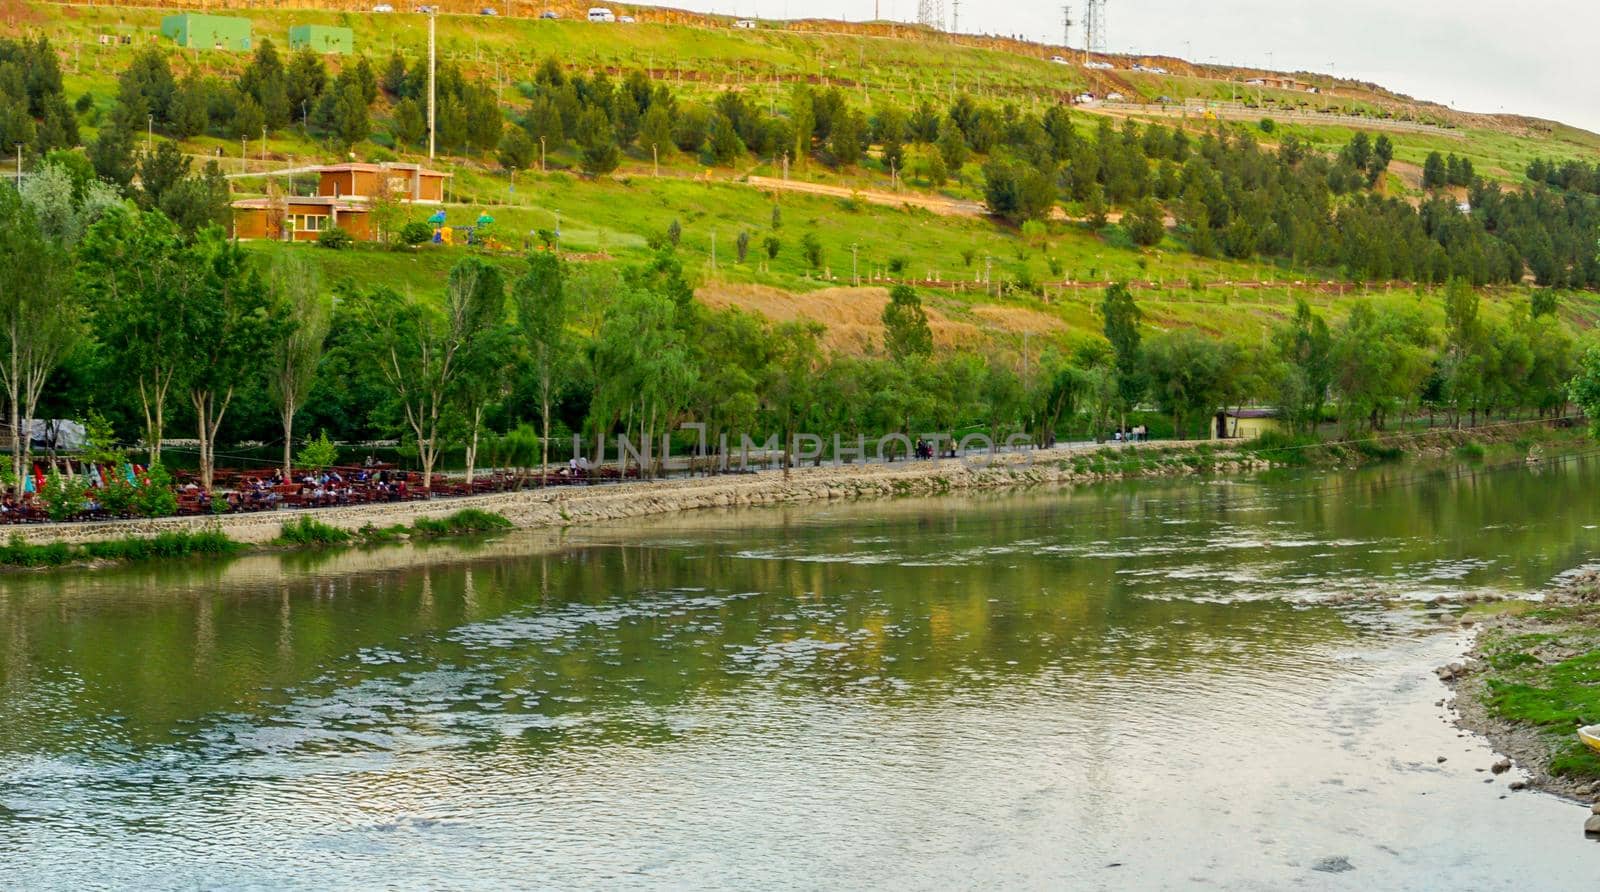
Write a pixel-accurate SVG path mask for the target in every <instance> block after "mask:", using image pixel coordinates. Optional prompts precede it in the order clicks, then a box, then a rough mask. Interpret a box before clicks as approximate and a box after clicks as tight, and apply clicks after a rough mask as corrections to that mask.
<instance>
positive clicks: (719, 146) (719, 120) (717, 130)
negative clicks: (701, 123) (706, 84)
mask: <svg viewBox="0 0 1600 892" xmlns="http://www.w3.org/2000/svg"><path fill="white" fill-rule="evenodd" d="M708 129H709V131H710V140H709V142H708V143H707V145H706V148H707V151H708V152H709V153H710V155H711V160H712V162H713V163H716V164H719V165H722V166H727V165H730V164H732V163H733V162H734V161H737V160H738V159H739V156H741V155H743V154H744V151H745V148H744V140H742V139H740V138H739V131H738V130H736V129H735V128H734V126H733V122H732V121H730V120H728V118H727V117H726V116H724V115H723V114H722V113H720V112H712V114H711V121H710V125H709V128H708Z"/></svg>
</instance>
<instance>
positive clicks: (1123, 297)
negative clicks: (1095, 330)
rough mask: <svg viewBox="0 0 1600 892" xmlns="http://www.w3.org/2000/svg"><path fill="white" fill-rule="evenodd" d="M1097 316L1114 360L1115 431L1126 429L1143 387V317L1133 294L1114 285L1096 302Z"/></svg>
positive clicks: (1144, 381)
mask: <svg viewBox="0 0 1600 892" xmlns="http://www.w3.org/2000/svg"><path fill="white" fill-rule="evenodd" d="M1100 316H1101V318H1102V319H1103V320H1104V321H1105V335H1106V340H1107V341H1109V342H1111V349H1112V352H1113V355H1114V357H1115V370H1116V379H1115V380H1116V392H1117V410H1118V418H1119V421H1118V429H1119V430H1127V427H1128V411H1129V410H1130V409H1132V408H1133V407H1134V406H1135V405H1137V404H1138V402H1139V400H1140V398H1142V397H1143V396H1144V392H1145V388H1146V386H1147V378H1146V375H1145V373H1144V354H1143V350H1142V348H1141V346H1140V334H1139V323H1140V321H1141V320H1142V319H1143V318H1144V314H1143V313H1142V312H1141V311H1140V310H1139V305H1138V304H1137V303H1135V302H1134V299H1133V292H1132V291H1131V290H1129V288H1128V286H1127V285H1125V284H1123V283H1121V282H1118V283H1116V284H1113V285H1112V286H1111V287H1110V288H1107V289H1106V296H1105V299H1104V300H1103V301H1101V303H1100Z"/></svg>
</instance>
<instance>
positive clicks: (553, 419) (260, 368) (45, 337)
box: [0, 175, 1575, 485]
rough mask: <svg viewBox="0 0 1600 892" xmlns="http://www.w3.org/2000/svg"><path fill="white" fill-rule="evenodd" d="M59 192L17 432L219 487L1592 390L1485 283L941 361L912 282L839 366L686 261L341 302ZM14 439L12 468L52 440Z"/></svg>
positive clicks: (456, 274) (38, 200)
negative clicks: (66, 420)
mask: <svg viewBox="0 0 1600 892" xmlns="http://www.w3.org/2000/svg"><path fill="white" fill-rule="evenodd" d="M52 176H54V175H52ZM64 181H65V180H64ZM43 182H44V180H42V179H35V180H30V182H29V188H28V191H25V192H22V193H18V192H16V191H15V190H13V189H10V188H7V187H0V239H3V240H5V242H6V244H5V245H4V246H0V247H3V248H4V250H3V251H0V387H3V388H4V398H5V401H6V410H7V413H8V415H9V420H11V421H12V430H13V431H20V430H27V429H28V428H29V423H30V421H31V419H32V418H33V417H36V416H38V415H40V414H41V413H45V414H48V415H49V416H51V417H60V416H61V415H63V414H65V415H68V416H80V417H81V416H82V415H83V414H85V412H87V411H89V410H90V409H92V410H93V411H95V412H96V413H103V414H104V415H105V416H106V417H108V418H110V419H111V420H112V423H113V424H114V425H115V426H116V427H117V428H119V429H120V430H121V432H122V433H123V435H124V436H125V437H127V438H129V439H132V438H137V439H140V440H142V441H143V442H145V443H147V444H150V453H151V460H152V462H154V463H159V462H160V460H161V454H162V449H161V446H160V443H161V441H162V439H163V438H164V437H169V436H172V435H173V431H175V430H188V431H192V432H193V434H194V437H195V439H196V440H197V441H198V443H199V460H200V470H201V478H202V481H203V482H205V483H206V484H207V485H209V483H210V480H211V476H212V472H213V470H214V468H215V465H216V457H217V454H218V449H219V445H222V444H226V443H229V442H233V441H240V440H247V439H251V440H267V441H272V440H278V441H281V442H282V443H283V444H284V462H285V464H286V465H287V464H289V462H290V461H291V455H290V444H292V443H294V442H295V441H296V439H297V437H300V438H303V437H304V434H305V432H306V431H308V430H315V429H321V430H322V431H324V432H330V433H332V434H333V435H334V436H335V437H337V438H340V439H347V440H365V439H372V438H380V437H389V436H395V435H400V436H401V437H402V438H403V439H404V440H405V442H406V443H408V444H409V447H410V448H412V449H414V450H415V454H416V456H417V459H418V462H419V463H420V464H421V465H422V466H423V467H424V468H425V469H426V470H428V471H430V472H431V471H432V470H433V469H434V468H435V467H436V465H437V463H438V461H439V457H440V455H441V454H442V452H443V451H444V450H446V449H447V448H461V449H463V450H464V451H465V453H466V461H467V464H468V467H469V473H471V472H472V471H471V470H470V469H474V468H475V467H476V466H477V464H478V463H479V455H480V452H481V450H482V449H483V448H485V444H486V443H488V444H490V445H489V448H490V449H491V451H493V452H494V453H495V455H496V456H497V460H504V459H505V456H506V455H507V454H508V453H507V452H506V451H505V447H506V444H510V443H523V444H526V445H528V449H526V450H524V451H523V453H522V456H523V457H522V459H521V460H523V461H527V462H528V463H534V459H535V458H537V463H541V464H542V463H545V462H548V460H549V458H550V450H551V444H552V443H555V444H559V445H560V446H564V445H565V442H566V440H565V438H566V437H567V436H568V435H569V434H571V433H574V432H576V433H581V434H583V435H584V438H585V441H586V442H587V443H588V444H590V446H591V448H592V447H593V444H597V443H600V442H604V441H607V440H609V439H610V438H611V437H612V436H613V435H616V434H626V435H627V436H628V437H629V439H630V440H631V441H632V442H634V443H644V442H651V443H659V442H660V441H661V438H662V437H663V436H666V435H671V434H673V433H674V432H676V431H678V429H679V426H680V424H682V423H684V422H697V423H701V424H704V425H706V428H707V430H706V436H707V441H708V442H710V443H716V442H717V441H718V440H719V438H720V436H721V435H723V434H728V435H730V436H732V437H735V438H736V437H737V435H739V434H742V433H751V434H753V435H757V436H760V435H762V434H777V435H779V436H780V442H781V443H783V444H784V445H785V446H786V447H787V446H788V445H789V444H790V443H791V436H792V435H793V434H794V433H796V432H798V431H809V432H823V433H828V434H832V433H837V434H838V435H839V436H840V437H841V438H843V440H844V441H845V442H853V440H854V438H855V437H857V436H863V437H867V438H869V439H876V438H878V437H881V436H883V435H885V434H889V433H903V434H906V435H907V436H909V437H913V438H914V437H915V436H917V435H919V434H922V433H928V432H948V433H957V434H960V433H965V432H970V431H974V430H979V431H984V432H987V433H989V434H990V435H991V436H992V437H994V438H995V439H996V440H997V441H998V440H1000V439H1002V438H1004V437H1007V436H1009V435H1012V434H1016V433H1023V434H1027V435H1028V436H1029V437H1030V438H1031V439H1032V440H1033V441H1035V442H1041V443H1042V442H1050V441H1052V440H1054V439H1056V438H1057V437H1059V436H1065V435H1070V434H1074V433H1077V432H1086V433H1090V434H1093V435H1095V436H1097V437H1104V436H1105V435H1106V434H1107V433H1108V432H1109V431H1111V430H1114V429H1116V428H1118V427H1125V426H1127V424H1129V421H1128V418H1129V416H1130V415H1131V414H1133V413H1135V412H1148V411H1150V410H1155V411H1158V412H1160V413H1162V414H1163V415H1164V416H1166V417H1167V418H1169V419H1170V420H1171V425H1172V429H1173V430H1174V431H1176V432H1178V434H1179V435H1180V436H1181V435H1186V434H1191V435H1192V434H1195V433H1198V432H1202V431H1204V430H1205V427H1206V425H1207V424H1208V423H1209V420H1210V418H1211V416H1212V415H1213V414H1214V413H1215V412H1217V411H1218V410H1220V409H1222V408H1224V407H1227V406H1237V405H1243V404H1251V403H1267V404H1271V405H1276V406H1279V407H1281V408H1282V409H1283V411H1284V413H1285V418H1286V420H1287V421H1288V422H1289V424H1290V425H1291V426H1292V427H1294V428H1295V429H1296V430H1298V431H1301V432H1309V431H1312V430H1314V429H1315V428H1316V426H1317V425H1318V424H1319V423H1320V422H1321V421H1322V420H1323V418H1324V415H1325V409H1326V407H1327V406H1328V405H1330V404H1331V405H1335V406H1336V407H1337V416H1338V418H1339V419H1340V421H1341V422H1342V424H1343V426H1344V427H1345V428H1346V430H1347V431H1348V432H1350V433H1352V434H1361V433H1365V432H1368V431H1374V430H1382V429H1385V428H1386V427H1388V426H1390V425H1391V424H1392V423H1393V422H1394V421H1396V420H1401V421H1403V420H1404V419H1405V418H1407V417H1408V416H1416V415H1418V414H1420V413H1423V412H1428V413H1442V414H1443V415H1444V416H1445V417H1446V420H1448V421H1451V422H1454V423H1458V424H1468V423H1475V422H1476V421H1477V420H1478V419H1479V418H1480V417H1481V416H1483V415H1485V414H1504V413H1506V412H1510V411H1516V410H1527V411H1536V412H1540V413H1546V412H1552V411H1555V410H1557V409H1558V408H1559V407H1560V406H1562V405H1563V404H1564V403H1565V402H1566V390H1565V388H1566V385H1567V382H1568V380H1569V379H1571V378H1572V377H1573V374H1574V371H1575V351H1574V348H1573V344H1572V341H1571V339H1570V336H1569V335H1568V334H1567V333H1566V331H1565V330H1564V329H1563V328H1562V327H1561V326H1560V325H1559V323H1558V322H1557V321H1556V314H1555V311H1556V306H1555V303H1554V301H1552V300H1550V299H1549V298H1548V296H1547V293H1546V292H1540V293H1538V295H1536V298H1535V299H1534V300H1532V301H1530V302H1529V303H1528V304H1526V305H1524V306H1522V307H1519V308H1516V309H1515V311H1514V312H1511V313H1510V314H1508V315H1507V316H1506V317H1505V318H1503V319H1500V318H1488V317H1487V316H1486V315H1485V314H1483V313H1482V312H1481V311H1480V307H1479V303H1478V296H1477V292H1476V291H1474V290H1473V289H1472V288H1471V287H1470V285H1469V283H1467V282H1466V281H1465V280H1461V279H1456V280H1452V282H1451V283H1450V285H1449V286H1448V287H1447V288H1446V289H1445V290H1444V296H1443V300H1442V301H1441V302H1440V303H1438V304H1437V305H1429V304H1428V303H1427V302H1425V301H1422V300H1420V299H1413V298H1409V297H1397V298H1391V299H1382V300H1371V301H1368V300H1361V301H1357V302H1355V303H1354V304H1353V305H1352V306H1351V309H1350V312H1349V314H1348V316H1347V317H1345V318H1344V319H1342V320H1339V321H1337V322H1336V323H1330V322H1328V321H1326V320H1324V319H1323V318H1322V317H1321V316H1319V315H1318V313H1316V312H1315V311H1314V310H1313V309H1312V308H1311V307H1309V306H1307V305H1305V304H1303V303H1302V304H1300V305H1299V307H1298V308H1297V310H1296V313H1295V315H1294V316H1293V318H1291V319H1289V320H1287V321H1285V322H1284V323H1283V324H1282V325H1280V326H1279V327H1278V328H1277V329H1275V330H1274V331H1273V332H1272V335H1271V337H1269V338H1266V339H1251V340H1237V341H1234V340H1226V339H1218V338H1213V337H1209V336H1207V335H1205V334H1203V333H1201V332H1198V331H1194V330H1190V329H1180V330H1175V331H1167V332H1156V331H1153V330H1152V329H1151V328H1150V327H1149V326H1147V325H1145V324H1144V323H1143V319H1142V312H1141V310H1140V307H1139V306H1138V304H1137V302H1136V301H1135V299H1134V296H1133V294H1132V292H1131V291H1130V290H1128V289H1127V288H1126V287H1123V286H1114V287H1112V288H1111V289H1109V290H1108V292H1107V293H1106V295H1105V298H1104V300H1103V301H1102V303H1101V305H1100V307H1099V316H1100V318H1101V319H1102V323H1103V331H1102V333H1103V337H1093V338H1084V339H1082V340H1080V341H1077V342H1072V343H1057V344H1052V345H1050V346H1048V347H1046V348H1045V349H1044V350H1043V351H1042V352H1040V353H1038V354H1033V353H1030V354H1028V355H1016V354H1014V353H1007V352H1006V351H1004V350H1001V351H995V352H992V353H991V354H990V355H987V356H980V355H977V354H974V353H970V352H964V351H963V352H950V353H945V354H938V353H936V352H935V350H934V340H933V335H932V332H931V330H930V328H929V325H928V318H927V313H926V311H925V310H924V308H923V307H922V303H921V300H920V297H919V296H918V294H917V292H916V291H915V290H913V289H911V288H908V287H899V288H896V289H894V290H893V292H892V293H891V295H890V300H889V301H888V302H887V304H886V306H885V309H884V311H883V340H882V342H881V346H880V348H879V349H877V350H876V351H873V352H872V353H870V354H869V355H865V356H849V355H838V354H832V353H830V352H829V351H828V350H826V349H825V347H824V344H823V340H822V336H823V334H824V329H823V327H822V326H821V325H819V324H816V323H808V322H791V323H783V324H777V325H774V324H771V323H769V322H767V321H765V320H764V319H762V318H761V317H758V316H754V315H751V314H747V313H742V312H739V311H737V310H720V311H718V310H711V309H709V308H707V307H706V306H704V305H703V304H700V303H698V302H696V301H695V300H694V299H693V292H692V289H691V287H690V285H689V283H688V282H687V280H686V279H685V276H684V274H683V270H682V267H681V265H680V263H679V261H678V259H677V258H676V256H675V255H674V254H673V252H672V249H671V247H670V245H664V246H663V247H662V249H661V251H660V252H659V253H658V255H657V256H656V257H655V259H654V260H653V261H651V262H649V263H647V264H643V265H640V266H637V267H632V268H627V269H617V268H614V267H607V266H583V267H577V268H570V267H567V266H565V265H564V264H563V263H562V262H561V261H560V260H558V259H557V257H556V256H555V255H554V254H551V253H548V252H543V251H540V252H535V253H534V254H532V255H530V256H529V258H528V259H527V260H526V262H525V264H524V265H523V266H521V267H520V268H519V269H515V270H511V271H510V272H509V274H508V272H507V271H506V270H505V269H503V268H502V267H500V266H497V265H495V264H493V263H490V262H488V261H486V260H484V259H482V258H477V257H469V258H467V259H464V260H463V261H461V262H460V263H459V264H458V265H457V266H456V267H455V268H454V269H453V270H452V271H451V273H450V275H449V277H448V281H447V283H446V285H445V287H444V289H443V293H442V294H440V295H424V296H405V295H401V294H399V293H398V292H396V291H394V290H393V289H390V288H387V287H383V286H379V287H375V288H365V289H364V288H356V287H353V286H350V285H339V286H336V287H335V288H333V289H331V290H332V291H333V292H334V293H333V294H330V293H329V291H330V289H327V288H325V287H324V286H323V285H322V284H321V283H319V282H318V280H317V277H316V275H315V274H314V270H313V269H312V268H310V267H308V266H306V265H305V263H304V261H303V259H301V258H297V257H295V256H293V255H288V256H283V255H280V256H279V257H277V258H276V259H274V260H272V261H271V262H264V261H262V260H261V259H259V258H254V257H252V256H250V255H248V254H246V253H244V252H243V251H241V250H240V248H239V247H238V246H237V245H235V244H232V243H230V242H228V241H227V240H225V239H224V238H222V237H221V234H220V231H219V230H218V229H216V228H215V227H211V228H203V229H201V230H200V231H199V232H197V233H195V234H187V233H185V232H184V231H183V230H182V229H181V228H179V227H177V226H176V225H174V224H173V223H172V221H170V220H168V219H167V217H166V216H165V215H164V214H163V213H162V212H161V211H160V210H159V208H153V209H148V210H147V209H143V208H140V207H138V206H137V205H136V204H134V203H132V202H128V201H123V200H119V199H118V198H117V197H116V196H115V195H114V193H112V192H110V190H109V189H108V188H107V187H105V186H103V185H94V184H91V185H90V186H88V187H87V188H86V189H85V191H84V192H83V193H82V194H81V195H80V196H75V195H74V193H73V192H72V190H71V188H70V181H65V182H67V186H66V187H65V188H63V189H61V190H60V191H59V192H49V191H46V190H44V189H43V187H42V186H39V185H35V184H37V183H43ZM335 296H336V297H337V300H334V299H333V298H334V297H335ZM1146 417H1148V416H1146ZM175 425H176V427H175ZM735 442H737V440H735ZM12 445H13V447H14V452H13V455H14V459H13V463H12V467H11V469H10V473H11V474H13V475H16V474H19V473H20V472H21V470H22V469H23V467H24V466H25V465H26V463H27V460H28V449H27V446H26V444H25V443H23V442H16V441H14V442H13V444H12ZM563 451H564V449H563Z"/></svg>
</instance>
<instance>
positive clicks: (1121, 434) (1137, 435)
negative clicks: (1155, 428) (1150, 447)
mask: <svg viewBox="0 0 1600 892" xmlns="http://www.w3.org/2000/svg"><path fill="white" fill-rule="evenodd" d="M1148 439H1150V429H1149V428H1147V427H1145V426H1144V425H1142V424H1141V425H1139V426H1138V427H1136V428H1133V429H1131V430H1127V431H1120V430H1119V431H1117V432H1116V433H1114V434H1112V435H1111V440H1112V442H1114V443H1143V442H1144V441H1145V440H1148Z"/></svg>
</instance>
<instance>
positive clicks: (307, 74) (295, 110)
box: [284, 49, 328, 118]
mask: <svg viewBox="0 0 1600 892" xmlns="http://www.w3.org/2000/svg"><path fill="white" fill-rule="evenodd" d="M327 86H328V67H327V66H326V65H324V64H323V62H322V57H321V56H319V55H317V54H316V53H314V52H312V51H311V50H310V49H302V50H300V51H299V52H297V53H295V54H294V55H293V56H292V57H290V59H289V70H288V72H286V73H285V75H284V90H285V92H286V93H287V96H286V98H287V99H288V102H289V113H290V114H291V115H298V116H300V117H302V118H304V117H307V116H308V115H309V114H310V110H311V107H312V106H313V105H315V104H316V102H317V100H318V99H320V98H321V97H322V91H323V90H324V89H326V88H327Z"/></svg>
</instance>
